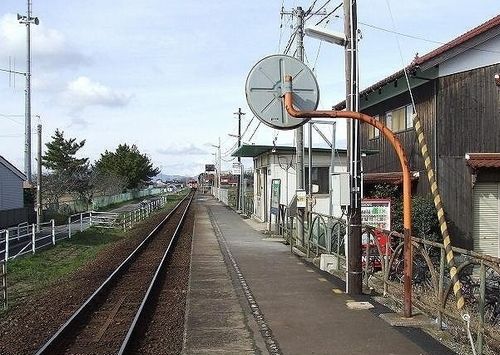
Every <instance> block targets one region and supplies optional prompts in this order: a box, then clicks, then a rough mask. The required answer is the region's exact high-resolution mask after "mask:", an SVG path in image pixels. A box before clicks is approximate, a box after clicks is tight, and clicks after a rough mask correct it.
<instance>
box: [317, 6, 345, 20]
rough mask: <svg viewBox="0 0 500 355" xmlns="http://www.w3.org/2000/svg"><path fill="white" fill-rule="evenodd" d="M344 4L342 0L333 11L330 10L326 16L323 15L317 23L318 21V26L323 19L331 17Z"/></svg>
mask: <svg viewBox="0 0 500 355" xmlns="http://www.w3.org/2000/svg"><path fill="white" fill-rule="evenodd" d="M342 5H343V3H342V2H341V3H340V5H337V6H336V7H335V8H334V9H333V10H332V11H330V12H329V13H328V14H327V15H326V16H325V17H323V18H322V19H321V20H319V21H318V22H317V23H316V26H318V25H319V24H321V23H322V22H323V21H325V20H326V19H327V18H329V17H330V16H331V15H332V14H333V13H334V12H335V11H337V10H338V9H340V7H341V6H342ZM336 17H339V16H336Z"/></svg>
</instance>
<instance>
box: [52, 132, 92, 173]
mask: <svg viewBox="0 0 500 355" xmlns="http://www.w3.org/2000/svg"><path fill="white" fill-rule="evenodd" d="M51 138H52V141H51V142H48V143H46V144H45V146H46V147H47V151H46V152H45V154H44V155H43V157H42V165H43V166H45V167H46V168H48V169H50V170H52V171H54V172H59V173H64V174H71V172H72V171H75V170H78V169H80V168H82V167H84V166H87V165H88V158H80V159H79V158H76V157H75V155H76V153H77V152H78V151H79V150H80V149H81V148H82V147H83V146H84V145H85V139H84V140H82V141H80V142H79V143H77V142H76V138H69V139H65V138H64V131H59V129H56V132H55V133H54V135H53V136H52V137H51Z"/></svg>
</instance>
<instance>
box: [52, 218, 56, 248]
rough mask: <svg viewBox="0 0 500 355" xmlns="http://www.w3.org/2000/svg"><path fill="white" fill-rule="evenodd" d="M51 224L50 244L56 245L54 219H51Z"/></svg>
mask: <svg viewBox="0 0 500 355" xmlns="http://www.w3.org/2000/svg"><path fill="white" fill-rule="evenodd" d="M51 224H52V245H56V223H55V221H54V220H51Z"/></svg>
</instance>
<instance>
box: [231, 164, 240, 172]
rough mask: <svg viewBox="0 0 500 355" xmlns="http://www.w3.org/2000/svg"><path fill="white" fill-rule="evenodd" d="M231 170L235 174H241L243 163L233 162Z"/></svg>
mask: <svg viewBox="0 0 500 355" xmlns="http://www.w3.org/2000/svg"><path fill="white" fill-rule="evenodd" d="M231 172H232V174H233V175H241V163H233V168H232V169H231Z"/></svg>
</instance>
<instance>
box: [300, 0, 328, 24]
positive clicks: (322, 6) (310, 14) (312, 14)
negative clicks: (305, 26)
mask: <svg viewBox="0 0 500 355" xmlns="http://www.w3.org/2000/svg"><path fill="white" fill-rule="evenodd" d="M315 3H316V1H315V2H314V3H313V5H314V4H315ZM329 3H330V0H327V1H326V2H325V3H324V4H323V5H321V6H320V8H319V9H318V10H316V12H315V13H310V11H309V10H307V11H309V13H305V14H304V15H305V16H307V15H309V16H307V18H306V19H305V21H307V20H309V19H310V18H311V17H312V16H314V15H316V14H318V13H319V12H320V11H321V10H323V9H324V8H325V6H326V5H328V4H329ZM309 9H311V8H309Z"/></svg>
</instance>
